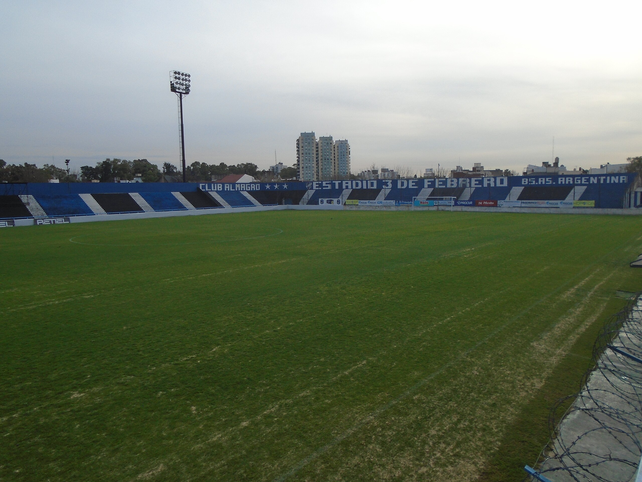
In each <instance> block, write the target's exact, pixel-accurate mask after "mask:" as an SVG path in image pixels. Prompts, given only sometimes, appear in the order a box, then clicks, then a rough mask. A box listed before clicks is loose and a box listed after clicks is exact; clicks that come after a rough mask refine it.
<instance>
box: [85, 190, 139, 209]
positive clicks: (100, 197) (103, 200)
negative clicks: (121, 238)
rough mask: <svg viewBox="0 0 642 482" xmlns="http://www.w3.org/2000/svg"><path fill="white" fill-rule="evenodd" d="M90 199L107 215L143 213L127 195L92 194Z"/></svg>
mask: <svg viewBox="0 0 642 482" xmlns="http://www.w3.org/2000/svg"><path fill="white" fill-rule="evenodd" d="M92 197H93V198H94V199H95V200H96V202H97V203H98V204H99V205H100V207H101V208H103V209H104V210H105V212H107V213H136V212H143V208H141V207H140V206H139V205H138V204H137V203H136V201H134V199H133V198H132V197H131V196H130V195H129V193H108V194H99V193H96V194H92Z"/></svg>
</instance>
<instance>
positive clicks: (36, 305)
mask: <svg viewBox="0 0 642 482" xmlns="http://www.w3.org/2000/svg"><path fill="white" fill-rule="evenodd" d="M102 293H104V291H96V292H94V293H87V294H84V295H78V296H72V297H71V298H65V299H64V300H47V301H40V302H38V303H31V304H28V305H21V306H16V307H13V308H7V309H6V310H4V311H0V313H12V312H15V311H22V310H33V309H35V308H42V307H44V306H52V305H59V304H61V303H70V302H72V301H78V300H86V299H90V298H95V297H96V296H99V295H100V294H102Z"/></svg>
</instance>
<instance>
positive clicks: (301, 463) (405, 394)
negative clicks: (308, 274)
mask: <svg viewBox="0 0 642 482" xmlns="http://www.w3.org/2000/svg"><path fill="white" fill-rule="evenodd" d="M618 249H621V247H618V248H615V249H613V250H612V251H610V252H608V253H606V254H605V255H604V256H602V257H601V258H599V259H598V260H596V261H595V262H593V263H592V264H591V265H589V266H587V267H586V268H584V269H583V270H582V271H580V272H579V273H578V275H576V276H575V277H576V278H577V277H579V276H580V275H582V274H583V273H584V272H585V271H588V270H589V269H590V268H591V267H592V266H594V265H595V264H597V263H598V262H599V261H601V260H602V259H604V258H606V257H607V256H609V255H610V254H611V253H613V252H615V251H617V250H618ZM569 283H570V280H569V281H567V282H565V283H563V284H562V285H560V286H559V287H558V288H556V289H554V290H553V291H551V292H550V293H548V294H547V295H545V296H543V297H541V298H540V299H539V300H537V301H536V302H534V303H532V304H531V305H530V306H528V307H526V308H525V309H524V310H522V311H521V312H519V313H517V314H516V315H515V316H513V317H512V318H510V319H509V320H508V321H506V323H504V324H503V325H501V326H499V327H497V328H496V329H495V330H493V331H492V332H491V333H489V334H488V335H487V336H486V337H485V338H483V339H482V340H480V341H479V342H478V343H477V344H475V345H474V346H473V347H471V348H469V349H468V350H465V351H464V352H462V353H460V354H459V355H458V356H457V357H456V358H453V359H452V360H451V361H449V362H448V363H446V364H444V365H442V366H441V368H439V369H437V370H436V371H434V372H433V373H431V374H430V375H428V376H427V377H425V378H424V379H422V380H420V381H419V382H417V383H416V384H414V385H413V386H411V387H410V388H408V389H407V390H406V391H405V392H403V393H402V394H401V395H399V396H398V397H397V398H395V399H393V400H391V401H389V402H388V403H386V404H385V405H382V406H381V407H379V408H377V409H376V410H374V411H373V412H371V413H370V414H369V415H367V416H366V417H364V418H363V419H362V420H360V421H359V422H357V423H356V424H355V425H353V426H352V427H351V428H349V429H348V430H346V431H345V432H343V433H342V434H341V435H339V436H338V437H336V438H335V439H334V440H332V441H331V442H329V443H327V444H326V445H324V446H323V447H321V448H319V449H318V450H316V451H315V452H313V453H311V454H310V455H308V456H307V457H305V458H303V459H301V460H300V461H299V462H297V463H296V464H295V465H294V466H293V467H292V468H291V469H290V470H289V471H287V472H285V473H284V474H281V475H280V476H278V477H277V478H275V479H274V482H283V481H284V480H286V479H288V478H289V477H291V476H293V475H294V474H296V473H297V472H298V471H299V470H301V469H302V468H303V467H305V466H306V465H308V464H309V463H310V462H312V461H313V460H315V459H317V458H319V457H320V456H321V455H323V454H325V453H326V452H328V451H329V450H331V449H332V448H334V447H335V446H337V445H338V444H340V443H341V442H343V441H344V440H345V439H347V438H348V437H350V436H351V435H352V434H353V433H355V432H356V431H358V430H359V429H361V428H362V427H364V426H366V425H367V424H368V423H370V422H371V421H372V420H374V419H375V418H377V417H378V416H379V415H381V414H382V413H384V412H386V411H388V410H389V409H390V408H392V407H394V406H395V405H397V404H398V403H399V402H401V401H402V400H404V399H406V398H408V397H409V396H410V395H412V394H413V393H414V392H416V391H417V390H418V389H419V388H421V387H423V386H424V385H426V384H427V383H428V382H429V381H430V380H432V379H433V378H435V377H436V376H437V375H439V374H441V373H443V372H444V371H446V370H447V369H448V368H450V367H451V366H453V365H455V364H457V363H458V362H460V361H461V360H463V359H464V358H466V357H467V356H468V355H469V354H470V353H472V352H473V351H475V350H477V348H479V347H480V346H482V345H484V344H486V343H487V342H488V341H489V340H491V339H492V338H494V337H495V336H496V335H497V334H498V333H499V332H501V331H503V330H504V329H505V328H507V327H508V326H510V325H512V324H513V323H514V322H515V321H517V320H518V319H520V318H521V317H522V316H524V315H525V314H526V313H528V312H529V311H531V310H532V309H533V308H535V307H537V306H539V305H540V304H541V303H543V302H544V301H546V300H547V299H548V298H550V297H551V296H553V295H554V294H556V293H558V292H559V291H561V290H562V289H563V288H564V286H565V285H567V284H569Z"/></svg>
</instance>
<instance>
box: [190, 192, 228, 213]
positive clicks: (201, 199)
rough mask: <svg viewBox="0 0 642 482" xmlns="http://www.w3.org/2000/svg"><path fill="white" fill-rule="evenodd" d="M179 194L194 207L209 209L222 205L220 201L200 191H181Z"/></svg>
mask: <svg viewBox="0 0 642 482" xmlns="http://www.w3.org/2000/svg"><path fill="white" fill-rule="evenodd" d="M181 195H182V196H183V197H184V198H185V199H187V200H188V201H189V203H190V204H191V205H192V206H194V207H195V208H196V209H211V208H220V207H222V205H221V203H219V202H218V201H216V200H215V199H214V198H212V197H211V196H209V195H208V194H207V193H204V192H202V191H192V192H186V191H182V192H181Z"/></svg>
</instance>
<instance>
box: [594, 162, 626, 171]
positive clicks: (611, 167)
mask: <svg viewBox="0 0 642 482" xmlns="http://www.w3.org/2000/svg"><path fill="white" fill-rule="evenodd" d="M628 166H629V164H610V163H608V162H607V163H606V164H602V165H600V167H599V168H598V167H592V168H590V169H589V172H588V173H589V174H615V173H617V172H626V168H627V167H628Z"/></svg>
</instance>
